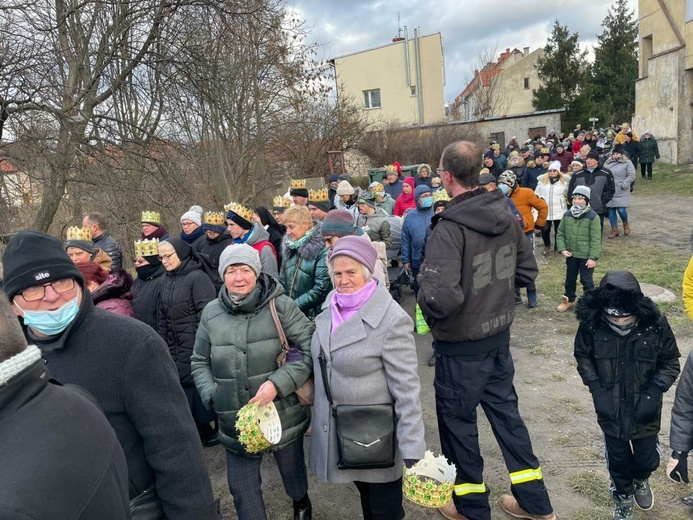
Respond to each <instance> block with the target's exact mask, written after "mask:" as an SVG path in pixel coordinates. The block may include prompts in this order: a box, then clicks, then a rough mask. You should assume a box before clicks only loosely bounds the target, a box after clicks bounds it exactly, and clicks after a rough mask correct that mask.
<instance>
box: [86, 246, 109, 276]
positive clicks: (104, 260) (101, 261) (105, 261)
mask: <svg viewBox="0 0 693 520" xmlns="http://www.w3.org/2000/svg"><path fill="white" fill-rule="evenodd" d="M91 261H92V262H94V263H95V264H98V265H99V266H100V267H101V268H103V269H105V270H106V271H109V272H110V270H111V266H112V265H113V260H111V257H110V256H108V254H107V253H106V252H104V251H102V250H101V249H99V248H98V247H95V248H94V254H93V255H92V258H91Z"/></svg>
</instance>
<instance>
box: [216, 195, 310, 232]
mask: <svg viewBox="0 0 693 520" xmlns="http://www.w3.org/2000/svg"><path fill="white" fill-rule="evenodd" d="M307 196H308V192H306V197H307ZM226 218H227V219H229V220H230V221H232V222H234V223H235V224H238V225H239V226H241V227H242V228H243V229H248V230H250V228H252V227H253V223H252V222H250V221H249V220H246V219H244V218H243V217H241V216H240V215H239V214H238V213H234V212H233V211H229V212H228V213H226Z"/></svg>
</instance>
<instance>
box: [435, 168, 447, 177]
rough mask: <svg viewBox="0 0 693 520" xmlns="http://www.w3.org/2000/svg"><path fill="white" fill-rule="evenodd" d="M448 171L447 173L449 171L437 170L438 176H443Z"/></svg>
mask: <svg viewBox="0 0 693 520" xmlns="http://www.w3.org/2000/svg"><path fill="white" fill-rule="evenodd" d="M446 171H447V170H444V169H443V168H436V173H437V174H438V176H441V175H442V174H444V173H445V172H446Z"/></svg>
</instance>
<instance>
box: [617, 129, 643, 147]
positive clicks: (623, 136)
mask: <svg viewBox="0 0 693 520" xmlns="http://www.w3.org/2000/svg"><path fill="white" fill-rule="evenodd" d="M630 134H631V136H632V138H631V141H640V139H639V138H638V136H637V135H636V134H635V133H634V132H633V131H632V130H630ZM614 143H618V144H622V145H624V146H625V144H626V134H625V133H623V132H619V133H617V134H616V137H614Z"/></svg>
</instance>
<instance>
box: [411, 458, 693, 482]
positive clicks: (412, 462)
mask: <svg viewBox="0 0 693 520" xmlns="http://www.w3.org/2000/svg"><path fill="white" fill-rule="evenodd" d="M417 462H419V459H404V465H405V466H406V467H407V469H411V468H412V466H414V465H415V464H416V463H417ZM686 482H688V481H686Z"/></svg>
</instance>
